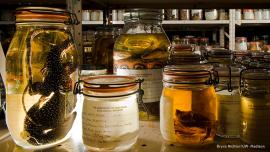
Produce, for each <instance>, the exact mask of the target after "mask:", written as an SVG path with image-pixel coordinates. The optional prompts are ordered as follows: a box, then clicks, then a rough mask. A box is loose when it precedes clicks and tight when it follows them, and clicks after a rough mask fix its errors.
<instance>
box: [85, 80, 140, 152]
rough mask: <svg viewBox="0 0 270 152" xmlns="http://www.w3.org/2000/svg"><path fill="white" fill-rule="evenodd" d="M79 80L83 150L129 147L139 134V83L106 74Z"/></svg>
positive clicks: (117, 149) (109, 151) (120, 149)
mask: <svg viewBox="0 0 270 152" xmlns="http://www.w3.org/2000/svg"><path fill="white" fill-rule="evenodd" d="M82 81H83V89H82V90H83V91H82V92H83V95H84V103H83V111H82V112H83V113H82V127H83V142H84V145H85V147H86V148H87V149H88V150H92V151H106V152H112V151H114V152H119V151H124V150H127V149H129V148H131V147H132V146H133V145H134V144H135V143H136V141H137V138H138V133H139V111H138V102H137V101H138V99H139V98H137V96H138V93H139V91H140V90H139V89H140V86H141V82H142V80H140V79H138V80H136V79H135V77H130V76H115V75H106V76H93V77H87V78H85V79H83V80H82Z"/></svg>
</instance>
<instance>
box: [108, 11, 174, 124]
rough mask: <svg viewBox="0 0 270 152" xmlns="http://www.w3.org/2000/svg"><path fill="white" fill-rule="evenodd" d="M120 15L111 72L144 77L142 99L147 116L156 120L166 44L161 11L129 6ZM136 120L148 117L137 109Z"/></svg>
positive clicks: (166, 55) (168, 43)
mask: <svg viewBox="0 0 270 152" xmlns="http://www.w3.org/2000/svg"><path fill="white" fill-rule="evenodd" d="M124 16H125V25H124V28H123V31H122V34H121V35H120V36H119V37H118V38H117V39H116V42H115V44H114V56H113V58H114V70H115V74H117V75H127V76H136V77H139V78H143V79H144V83H143V85H142V88H143V90H144V97H143V101H144V103H145V104H146V107H147V109H148V111H149V113H150V117H149V118H150V119H158V116H159V99H160V95H161V92H162V68H163V66H164V65H165V63H166V60H167V57H168V50H169V47H170V41H169V40H168V38H167V36H166V34H165V32H164V30H163V28H162V26H161V17H162V14H161V10H157V9H131V10H126V11H125V14H124ZM146 116H147V117H146ZM140 119H142V120H143V119H144V120H145V119H148V115H146V112H144V111H143V110H140Z"/></svg>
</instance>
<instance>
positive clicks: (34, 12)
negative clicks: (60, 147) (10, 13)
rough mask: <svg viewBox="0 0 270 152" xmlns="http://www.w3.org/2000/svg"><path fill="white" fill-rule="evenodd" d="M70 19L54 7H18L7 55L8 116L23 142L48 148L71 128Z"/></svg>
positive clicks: (73, 68)
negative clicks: (13, 32) (14, 30)
mask: <svg viewBox="0 0 270 152" xmlns="http://www.w3.org/2000/svg"><path fill="white" fill-rule="evenodd" d="M73 19H74V16H71V13H69V12H67V11H66V10H62V9H57V8H48V7H23V8H18V9H17V10H16V33H15V34H14V36H13V39H12V41H11V44H10V46H9V49H8V53H7V60H6V76H7V79H6V83H7V87H6V89H7V104H6V122H7V126H8V129H9V132H10V134H11V137H12V138H13V140H14V142H15V143H16V144H17V145H19V146H21V147H23V148H27V149H41V148H48V147H51V146H54V145H56V144H59V143H60V142H63V141H65V140H66V139H67V138H68V137H69V135H70V133H71V132H70V130H71V128H72V126H73V121H74V119H75V117H76V111H75V107H76V98H75V96H74V94H73V85H74V81H76V80H75V78H76V76H77V60H78V58H77V51H76V49H75V45H74V43H73V38H72V35H71V32H70V28H69V26H68V25H67V24H72V23H75V22H74V20H73ZM76 22H77V20H76Z"/></svg>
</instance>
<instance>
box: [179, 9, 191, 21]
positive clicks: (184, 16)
mask: <svg viewBox="0 0 270 152" xmlns="http://www.w3.org/2000/svg"><path fill="white" fill-rule="evenodd" d="M180 19H181V20H190V10H189V9H181V10H180Z"/></svg>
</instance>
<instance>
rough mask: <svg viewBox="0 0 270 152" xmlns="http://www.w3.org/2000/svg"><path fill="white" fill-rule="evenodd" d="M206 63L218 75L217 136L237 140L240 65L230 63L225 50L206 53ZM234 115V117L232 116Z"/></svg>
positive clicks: (230, 58)
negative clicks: (212, 67)
mask: <svg viewBox="0 0 270 152" xmlns="http://www.w3.org/2000/svg"><path fill="white" fill-rule="evenodd" d="M208 61H209V63H211V64H212V65H213V66H214V69H215V71H217V72H218V75H219V84H218V85H217V86H216V88H215V89H216V94H217V99H218V100H217V112H218V127H217V135H218V136H220V137H223V138H239V127H240V115H237V113H239V111H240V95H239V90H238V86H239V75H240V71H241V65H235V64H233V61H232V53H231V51H229V50H227V49H213V50H211V51H210V52H209V53H208ZM232 114H235V115H232Z"/></svg>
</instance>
